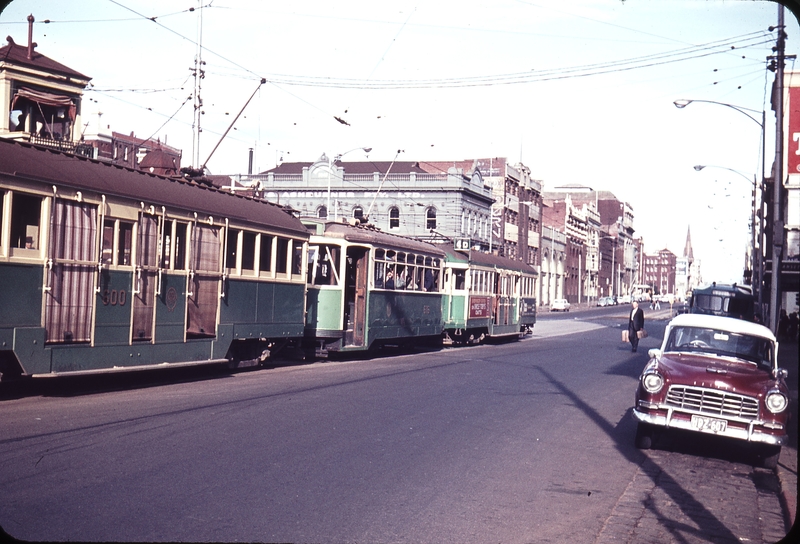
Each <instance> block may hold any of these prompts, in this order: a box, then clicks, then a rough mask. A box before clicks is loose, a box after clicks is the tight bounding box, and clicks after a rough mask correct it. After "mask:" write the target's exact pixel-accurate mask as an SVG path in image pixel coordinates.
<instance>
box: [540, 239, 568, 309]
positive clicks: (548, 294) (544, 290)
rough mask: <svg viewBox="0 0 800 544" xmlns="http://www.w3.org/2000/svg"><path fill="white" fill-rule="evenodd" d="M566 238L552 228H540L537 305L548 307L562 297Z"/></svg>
mask: <svg viewBox="0 0 800 544" xmlns="http://www.w3.org/2000/svg"><path fill="white" fill-rule="evenodd" d="M566 255H567V236H566V234H564V233H563V232H560V231H559V230H558V229H556V228H554V227H550V226H547V225H544V226H542V264H541V267H540V269H539V290H538V291H537V292H538V293H539V305H540V306H549V305H550V304H551V303H552V302H553V300H555V299H557V298H566V297H565V296H564V275H565V273H566Z"/></svg>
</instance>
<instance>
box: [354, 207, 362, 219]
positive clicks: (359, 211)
mask: <svg viewBox="0 0 800 544" xmlns="http://www.w3.org/2000/svg"><path fill="white" fill-rule="evenodd" d="M353 217H354V218H355V219H361V218H362V217H364V210H363V209H361V206H356V207H355V208H353Z"/></svg>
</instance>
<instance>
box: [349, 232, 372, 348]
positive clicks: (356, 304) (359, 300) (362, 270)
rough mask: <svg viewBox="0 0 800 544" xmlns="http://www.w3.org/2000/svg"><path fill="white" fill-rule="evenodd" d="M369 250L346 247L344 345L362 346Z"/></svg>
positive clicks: (365, 317)
mask: <svg viewBox="0 0 800 544" xmlns="http://www.w3.org/2000/svg"><path fill="white" fill-rule="evenodd" d="M368 255H369V250H367V249H366V248H363V247H348V248H347V259H346V264H345V266H346V267H347V268H346V271H345V278H346V279H345V282H346V283H345V288H344V296H345V304H344V311H345V316H344V319H345V326H346V328H347V332H346V335H345V344H347V345H351V346H363V345H364V340H365V334H364V331H365V330H366V322H367V264H368V262H369V259H368V258H367V256H368Z"/></svg>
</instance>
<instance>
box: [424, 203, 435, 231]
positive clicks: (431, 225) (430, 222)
mask: <svg viewBox="0 0 800 544" xmlns="http://www.w3.org/2000/svg"><path fill="white" fill-rule="evenodd" d="M425 216H426V218H427V221H426V223H425V228H426V229H428V230H431V229H435V228H436V210H435V209H433V208H428V212H427V213H426V214H425Z"/></svg>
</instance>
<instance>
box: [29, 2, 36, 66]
mask: <svg viewBox="0 0 800 544" xmlns="http://www.w3.org/2000/svg"><path fill="white" fill-rule="evenodd" d="M34 20H35V19H34V18H33V13H31V14H30V15H28V60H33V45H34V44H33V21H34Z"/></svg>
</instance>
